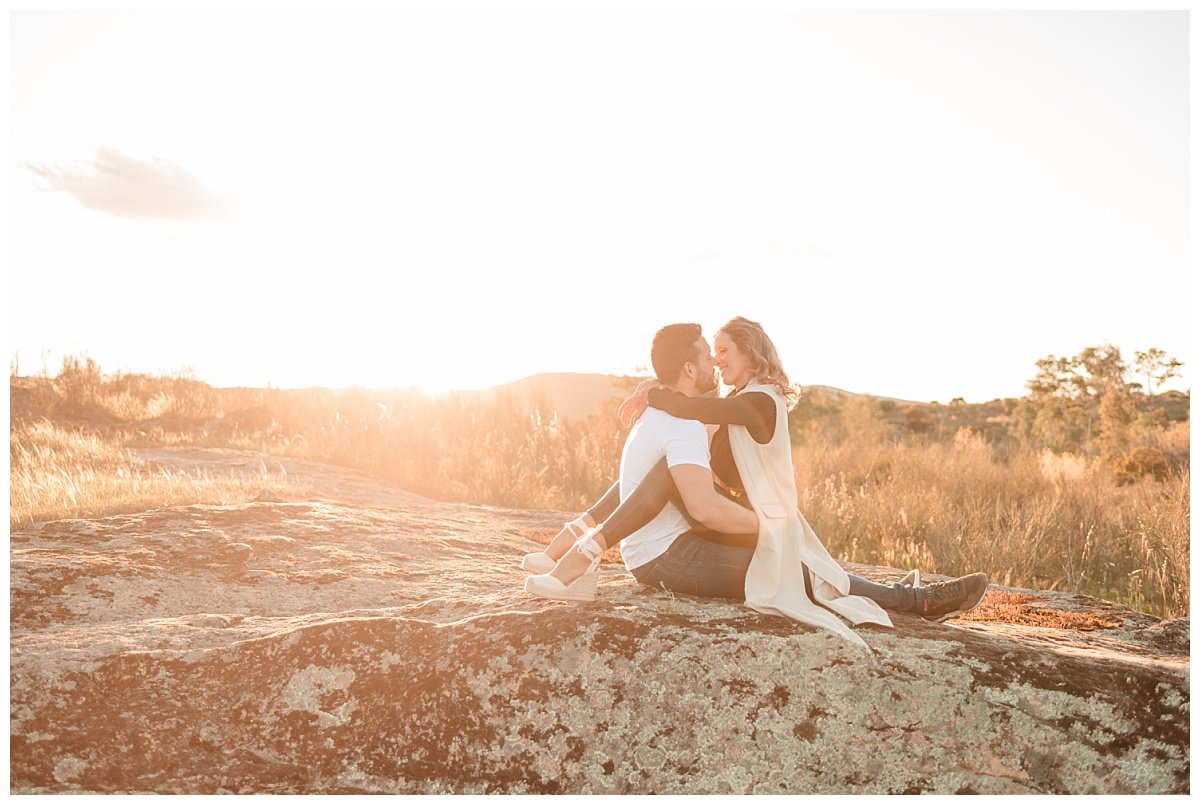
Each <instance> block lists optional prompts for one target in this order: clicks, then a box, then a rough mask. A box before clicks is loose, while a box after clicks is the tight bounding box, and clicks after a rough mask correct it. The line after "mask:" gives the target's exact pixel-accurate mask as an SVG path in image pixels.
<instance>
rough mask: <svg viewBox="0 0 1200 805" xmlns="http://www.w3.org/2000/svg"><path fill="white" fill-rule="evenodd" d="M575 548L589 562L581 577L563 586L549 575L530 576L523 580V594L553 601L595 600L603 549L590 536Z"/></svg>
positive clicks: (576, 544) (577, 543)
mask: <svg viewBox="0 0 1200 805" xmlns="http://www.w3.org/2000/svg"><path fill="white" fill-rule="evenodd" d="M575 548H577V549H578V550H579V552H580V553H581V554H583V555H584V556H586V557H587V558H588V559H589V560H590V562H591V564H589V565H588V568H587V570H585V571H583V575H582V576H580V577H579V578H577V579H575V581H573V582H571V583H570V584H563V583H562V582H561V581H559V580H558V579H556V578H554V577H553V576H551V575H550V574H549V573H544V574H542V575H539V576H530V577H529V578H527V579H525V592H527V593H532V594H533V595H537V596H541V597H542V598H552V599H554V600H555V601H594V600H596V581H597V580H598V579H599V578H600V556H601V554H603V553H604V549H603V548H601V547H600V544H599V543H598V542H596V539H595V538H594V537H591V536H588V537H587V538H585V539H581V540H580V541H579V542H576V543H575Z"/></svg>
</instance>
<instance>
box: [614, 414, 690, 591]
mask: <svg viewBox="0 0 1200 805" xmlns="http://www.w3.org/2000/svg"><path fill="white" fill-rule="evenodd" d="M664 456H665V457H666V459H667V466H668V467H674V466H677V465H679V464H696V465H698V466H701V467H704V468H705V469H708V468H709V458H708V430H707V429H706V428H705V427H704V425H703V424H702V423H700V422H697V421H696V420H694V419H679V418H677V417H673V416H671V415H670V414H668V413H665V412H663V411H660V410H658V409H657V408H647V409H646V411H645V413H643V414H642V418H641V419H639V420H638V422H637V424H636V425H634V426H633V430H631V431H630V432H629V438H628V439H626V440H625V448H624V450H622V451H621V500H625V498H627V497H629V495H630V494H631V493H632V492H633V490H634V489H636V488H637V486H638V484H640V483H641V482H642V480H643V479H644V478H645V477H646V474H647V473H649V472H650V470H652V469H654V465H655V464H657V463H658V462H659V461H661V460H662V459H663V457H664ZM689 528H691V523H689V522H688V520H687V518H686V517H684V516H683V512H681V511H679V508H678V507H677V506H676V505H675V504H674V503H670V502H669V503H667V505H666V506H665V507H663V510H662V511H660V512H659V513H658V514H657V515H655V517H654V519H653V520H651V521H650V522H649V523H647V524H646V525H644V526H642V527H641V528H639V529H638V530H637V531H635V532H633V533H632V534H630V535H629V536H628V537H626V538H625V539H624V540H622V541H621V543H620V544H621V558H623V559H624V560H625V567H626V568H627V569H628V570H633V569H634V568H635V567H638V566H639V565H644V564H646V563H647V562H649V561H650V560H651V559H656V558H658V557H659V556H661V555H662V554H664V553H666V550H667V548H669V547H671V543H672V542H674V541H675V538H676V537H678V536H679V535H680V534H682V533H683V532H684V531H687V530H688V529H689Z"/></svg>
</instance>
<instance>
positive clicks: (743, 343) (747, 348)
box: [717, 316, 800, 408]
mask: <svg viewBox="0 0 1200 805" xmlns="http://www.w3.org/2000/svg"><path fill="white" fill-rule="evenodd" d="M721 333H724V334H725V335H727V336H729V340H731V341H733V343H734V344H736V345H737V348H738V351H739V352H741V353H742V354H743V355H745V356H746V361H747V362H748V363H749V364H750V371H751V373H753V375H754V378H755V379H756V380H758V382H760V383H763V384H765V385H768V386H774V387H775V389H776V390H777V391H778V392H779V393H780V394H782V395H783V398H784V401H785V402H786V403H787V406H788V407H789V408H790V407H791V406H793V405H795V403H796V400H798V399H799V398H800V395H799V394H798V393H797V392H796V390H795V389H794V388H792V387H791V385H790V384H789V383H788V376H787V372H785V371H783V362H782V361H781V360H779V353H778V352H777V351H776V349H775V344H774V343H773V342H772V341H771V339H770V338H769V337H767V333H766V331H765V330H763V328H762V325H761V324H759V323H758V322H756V321H750V320H749V319H746V318H742V317H741V316H735V317H734V318H732V319H730V320H729V321H728V322H726V323H725V324H724V325H722V326H721V329H719V330H717V335H720V334H721Z"/></svg>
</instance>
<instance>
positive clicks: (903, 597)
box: [632, 531, 916, 612]
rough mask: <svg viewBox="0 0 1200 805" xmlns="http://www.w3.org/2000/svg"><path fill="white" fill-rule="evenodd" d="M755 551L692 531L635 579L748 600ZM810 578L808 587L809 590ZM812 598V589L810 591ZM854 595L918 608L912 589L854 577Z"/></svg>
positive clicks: (896, 608) (667, 587) (636, 573)
mask: <svg viewBox="0 0 1200 805" xmlns="http://www.w3.org/2000/svg"><path fill="white" fill-rule="evenodd" d="M753 556H754V549H753V548H744V547H740V546H736V545H722V544H721V543H717V542H713V541H711V540H707V539H705V538H704V537H702V536H700V535H699V534H696V533H695V532H692V531H688V532H685V533H683V534H681V535H680V536H679V538H678V539H676V540H675V541H674V542H672V543H671V547H670V548H668V549H667V551H666V553H664V554H662V555H661V556H659V557H658V558H656V559H652V560H650V561H649V562H647V563H646V564H644V565H640V566H638V567H635V568H634V569H633V571H632V572H633V575H634V578H636V579H637V580H638V581H640V582H641V583H642V584H645V585H647V586H649V587H654V588H655V589H662V590H670V591H671V592H675V593H682V594H684V595H698V596H703V597H705V598H734V599H737V600H739V601H744V600H745V599H746V571H747V570H748V569H749V568H750V559H751V558H752V557H753ZM807 575H808V574H805V581H804V584H805V586H806V587H808V578H807ZM808 593H809V598H811V597H812V590H811V588H810V589H809V591H808ZM850 595H861V596H863V597H864V598H870V599H871V600H872V601H874V602H875V603H877V604H879V606H881V607H883V608H884V609H890V610H891V611H893V612H907V611H910V610H912V609H914V608H915V607H916V591H915V590H914V589H913V588H912V587H911V586H908V585H904V584H900V583H898V582H897V583H896V584H890V585H889V584H877V583H876V582H873V581H869V580H867V579H864V578H862V577H861V576H854V575H851V576H850Z"/></svg>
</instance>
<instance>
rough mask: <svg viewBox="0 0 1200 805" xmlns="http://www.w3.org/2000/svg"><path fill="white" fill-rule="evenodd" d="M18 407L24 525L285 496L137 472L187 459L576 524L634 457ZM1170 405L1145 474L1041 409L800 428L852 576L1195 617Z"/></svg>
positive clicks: (813, 508) (544, 421) (839, 420)
mask: <svg viewBox="0 0 1200 805" xmlns="http://www.w3.org/2000/svg"><path fill="white" fill-rule="evenodd" d="M10 400H11V403H12V419H11V422H10V437H11V442H10V454H11V459H12V474H11V492H10V503H11V512H12V513H11V516H10V525H12V526H18V525H21V524H23V523H27V522H30V521H33V520H44V519H50V518H56V517H74V516H94V515H101V514H109V513H116V512H122V511H137V510H142V509H145V508H152V507H161V506H167V505H174V504H180V503H192V502H214V503H227V502H236V501H245V500H251V499H253V498H254V497H255V496H256V495H257V494H258V492H259V491H260V490H261V488H262V487H263V485H264V483H263V482H260V481H259V480H256V479H235V478H221V477H202V476H186V475H183V476H181V475H179V474H178V473H176V474H172V473H171V472H169V471H165V470H163V469H162V468H157V467H154V466H152V465H147V464H146V463H144V462H139V461H137V459H136V458H135V457H134V456H133V454H132V453H131V452H130V449H131V448H134V447H138V446H157V445H166V444H188V445H199V446H215V447H235V448H242V449H250V450H259V451H263V452H267V453H272V454H275V455H286V456H294V457H298V458H305V459H312V460H319V461H327V462H331V463H335V464H340V465H343V466H348V467H353V468H356V469H361V470H364V471H367V472H370V473H372V474H373V475H375V476H378V477H380V478H384V479H387V480H391V481H394V482H395V483H397V484H398V485H399V486H401V487H403V488H405V489H408V490H410V491H413V492H417V493H420V494H423V495H427V496H430V497H433V498H438V499H442V500H454V501H471V502H477V503H491V504H496V505H503V506H511V507H518V508H547V509H556V510H568V511H574V510H580V509H582V508H583V507H585V506H587V505H588V504H589V503H590V502H591V501H592V500H593V499H594V498H595V497H596V496H598V495H599V494H600V493H602V492H603V491H604V489H606V488H607V486H608V484H609V483H611V481H612V480H613V479H614V478H615V477H616V475H617V469H618V464H619V460H620V452H621V446H622V444H623V442H624V437H625V433H624V432H623V431H622V430H621V428H620V426H619V424H618V423H617V422H616V417H615V414H614V413H613V411H614V410H615V401H613V405H612V406H610V407H608V408H606V409H605V410H603V411H601V412H600V413H597V414H593V415H591V416H588V417H585V418H581V419H570V420H568V419H562V418H559V417H557V416H556V415H555V414H554V413H553V412H552V411H550V409H549V406H548V405H546V404H545V403H544V402H543V403H542V404H539V403H538V401H537V400H536V399H535V400H533V401H532V402H531V401H529V400H527V399H524V398H518V397H514V396H505V395H500V396H495V397H486V396H480V395H456V396H449V397H444V398H438V399H436V400H434V399H430V398H429V397H427V396H425V395H422V394H420V393H417V392H414V391H402V390H394V391H368V390H363V389H348V390H326V389H308V390H279V389H214V388H210V387H208V386H206V385H204V384H202V383H198V382H196V381H194V380H191V379H189V378H187V377H146V376H141V375H133V376H119V377H106V376H104V375H102V374H101V372H100V370H99V367H96V366H95V365H94V364H92V363H91V362H90V361H88V362H80V361H74V362H68V363H67V364H66V365H64V368H63V371H62V372H61V373H60V374H59V376H58V377H56V378H20V377H15V376H14V377H10ZM1151 402H1152V403H1153V402H1154V401H1151ZM1166 403H1170V405H1172V406H1174V408H1172V409H1171V413H1170V416H1166V415H1155V416H1149V415H1147V416H1144V417H1142V418H1141V420H1140V421H1139V423H1133V424H1131V425H1130V426H1129V428H1130V431H1129V433H1128V434H1125V435H1126V437H1127V438H1126V441H1127V443H1128V447H1129V451H1128V455H1130V456H1140V457H1141V458H1139V459H1138V461H1133V462H1132V463H1131V461H1132V460H1125V458H1124V457H1122V458H1121V459H1120V460H1114V459H1112V458H1107V459H1102V458H1101V457H1100V456H1098V455H1089V454H1087V452H1086V451H1081V452H1079V453H1072V452H1062V451H1057V452H1056V451H1051V450H1048V449H1044V448H1037V447H1036V446H1032V445H1030V444H1028V441H1027V439H1025V438H1024V437H1023V436H1022V434H1021V433H1019V432H1017V428H1016V427H1015V426H1013V425H1011V424H1009V421H1010V420H1009V419H1006V417H1007V416H1008V415H1009V414H1010V413H1012V412H1013V411H1015V410H1018V409H1019V406H1020V404H1021V403H1020V401H997V402H996V403H989V404H986V405H982V406H964V405H957V406H937V405H933V404H931V405H929V406H921V407H919V408H915V407H912V406H910V407H908V408H903V407H897V406H896V405H895V404H894V403H891V402H890V401H888V402H887V404H883V403H879V402H877V401H874V400H872V399H871V398H855V399H852V400H851V399H835V398H828V399H819V396H818V399H813V398H812V397H810V398H809V399H808V400H807V401H806V402H805V404H804V405H803V406H801V407H800V408H798V409H797V411H796V412H794V415H793V418H792V423H791V425H792V430H793V443H794V444H796V445H797V446H796V449H795V465H796V475H797V486H798V489H799V491H800V495H801V501H802V509H803V511H804V513H805V516H806V517H807V518H808V520H809V521H810V523H812V525H813V527H814V528H815V529H816V531H817V533H818V534H819V535H821V537H822V539H823V540H824V541H825V543H826V545H828V546H829V548H830V550H831V552H832V553H833V554H834V555H835V556H837V557H839V558H843V559H847V560H851V561H856V562H867V563H875V564H884V565H890V566H894V567H899V568H908V567H913V566H917V567H920V568H921V569H922V570H924V571H927V572H936V573H945V574H952V575H953V574H959V573H966V572H972V571H976V570H982V571H985V572H987V573H988V574H990V575H991V577H992V578H993V580H994V581H996V582H997V583H1001V584H1007V585H1013V586H1024V587H1033V588H1038V589H1058V590H1070V591H1073V592H1080V593H1085V594H1089V595H1094V596H1097V597H1101V598H1106V599H1109V600H1113V601H1118V602H1121V603H1125V604H1127V605H1130V606H1132V607H1134V608H1137V609H1141V610H1144V611H1147V612H1152V613H1156V614H1160V615H1164V616H1182V615H1186V614H1187V613H1188V606H1189V588H1188V582H1189V566H1190V550H1189V537H1190V505H1191V504H1190V491H1189V480H1190V469H1189V460H1190V458H1189V453H1188V451H1189V435H1190V430H1189V429H1190V426H1189V423H1188V421H1187V420H1186V412H1187V405H1186V404H1183V406H1182V411H1183V414H1182V415H1181V414H1180V413H1179V410H1180V405H1179V401H1178V400H1174V399H1172V400H1167V401H1166ZM1166 403H1164V405H1165V404H1166ZM1160 408H1161V406H1160ZM1155 410H1159V409H1155ZM1151 413H1154V411H1151ZM1137 451H1142V452H1140V453H1139V452H1137ZM1146 456H1149V457H1150V459H1146ZM1143 459H1145V460H1143ZM1151 459H1152V460H1151ZM1139 462H1140V463H1139ZM1130 467H1133V469H1130ZM1139 468H1140V469H1139Z"/></svg>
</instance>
